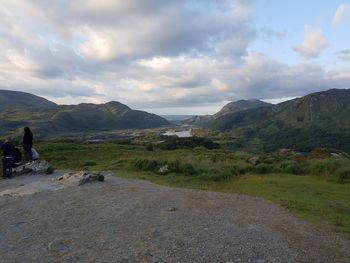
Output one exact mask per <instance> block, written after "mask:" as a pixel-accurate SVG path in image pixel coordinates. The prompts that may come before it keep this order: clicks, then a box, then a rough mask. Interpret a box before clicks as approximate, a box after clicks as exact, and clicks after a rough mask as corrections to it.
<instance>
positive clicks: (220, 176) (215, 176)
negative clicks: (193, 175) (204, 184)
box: [201, 169, 233, 182]
mask: <svg viewBox="0 0 350 263" xmlns="http://www.w3.org/2000/svg"><path fill="white" fill-rule="evenodd" d="M232 176H233V174H231V173H230V172H228V171H223V170H216V169H210V170H208V171H206V172H205V173H204V174H202V176H201V178H202V179H204V180H209V181H215V182H218V181H224V180H227V179H229V178H230V177H232Z"/></svg>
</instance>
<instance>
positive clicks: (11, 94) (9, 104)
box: [0, 90, 57, 110]
mask: <svg viewBox="0 0 350 263" xmlns="http://www.w3.org/2000/svg"><path fill="white" fill-rule="evenodd" d="M56 106H57V104H55V103H53V102H52V101H49V100H47V99H44V98H42V97H39V96H35V95H33V94H30V93H26V92H21V91H12V90H0V110H6V109H9V108H26V107H37V108H54V107H56Z"/></svg>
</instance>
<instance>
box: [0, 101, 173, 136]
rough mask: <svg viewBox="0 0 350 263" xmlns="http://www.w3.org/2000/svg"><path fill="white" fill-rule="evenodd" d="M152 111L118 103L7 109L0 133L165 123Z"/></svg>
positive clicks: (46, 132) (57, 132)
mask: <svg viewBox="0 0 350 263" xmlns="http://www.w3.org/2000/svg"><path fill="white" fill-rule="evenodd" d="M167 124H168V121H167V120H165V119H164V118H162V117H160V116H157V115H155V114H150V113H147V112H143V111H138V110H132V109H130V108H129V107H128V106H126V105H124V104H121V103H119V102H115V101H113V102H108V103H106V104H87V103H83V104H79V105H62V106H56V107H55V108H49V109H47V108H26V109H23V108H9V109H6V110H2V111H1V112H0V125H1V126H0V135H1V136H4V135H7V134H14V133H16V131H18V132H19V131H21V129H22V128H23V127H24V126H30V127H31V128H32V129H33V130H34V131H35V132H36V135H37V137H38V136H39V137H47V136H49V137H52V136H58V135H62V134H67V133H74V132H78V133H79V132H92V131H110V130H118V129H143V128H154V127H160V126H163V125H167Z"/></svg>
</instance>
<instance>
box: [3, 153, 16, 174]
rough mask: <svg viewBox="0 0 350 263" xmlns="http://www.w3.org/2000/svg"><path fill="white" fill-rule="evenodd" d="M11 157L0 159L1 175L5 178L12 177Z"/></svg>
mask: <svg viewBox="0 0 350 263" xmlns="http://www.w3.org/2000/svg"><path fill="white" fill-rule="evenodd" d="M12 167H13V157H3V158H2V175H3V177H5V178H10V177H12Z"/></svg>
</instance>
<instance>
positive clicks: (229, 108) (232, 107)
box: [183, 99, 272, 126]
mask: <svg viewBox="0 0 350 263" xmlns="http://www.w3.org/2000/svg"><path fill="white" fill-rule="evenodd" d="M271 105H272V104H270V103H267V102H263V101H261V100H257V99H250V100H238V101H233V102H230V103H228V104H226V105H225V106H224V107H223V108H222V109H221V110H220V111H219V112H217V113H215V114H214V115H202V116H194V117H192V118H190V119H188V120H186V121H184V122H183V123H185V124H191V125H198V126H206V125H207V124H208V123H210V122H213V121H215V120H216V119H218V118H220V117H221V116H224V115H227V114H231V113H235V112H240V111H245V110H248V109H255V108H262V107H270V106H271Z"/></svg>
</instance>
